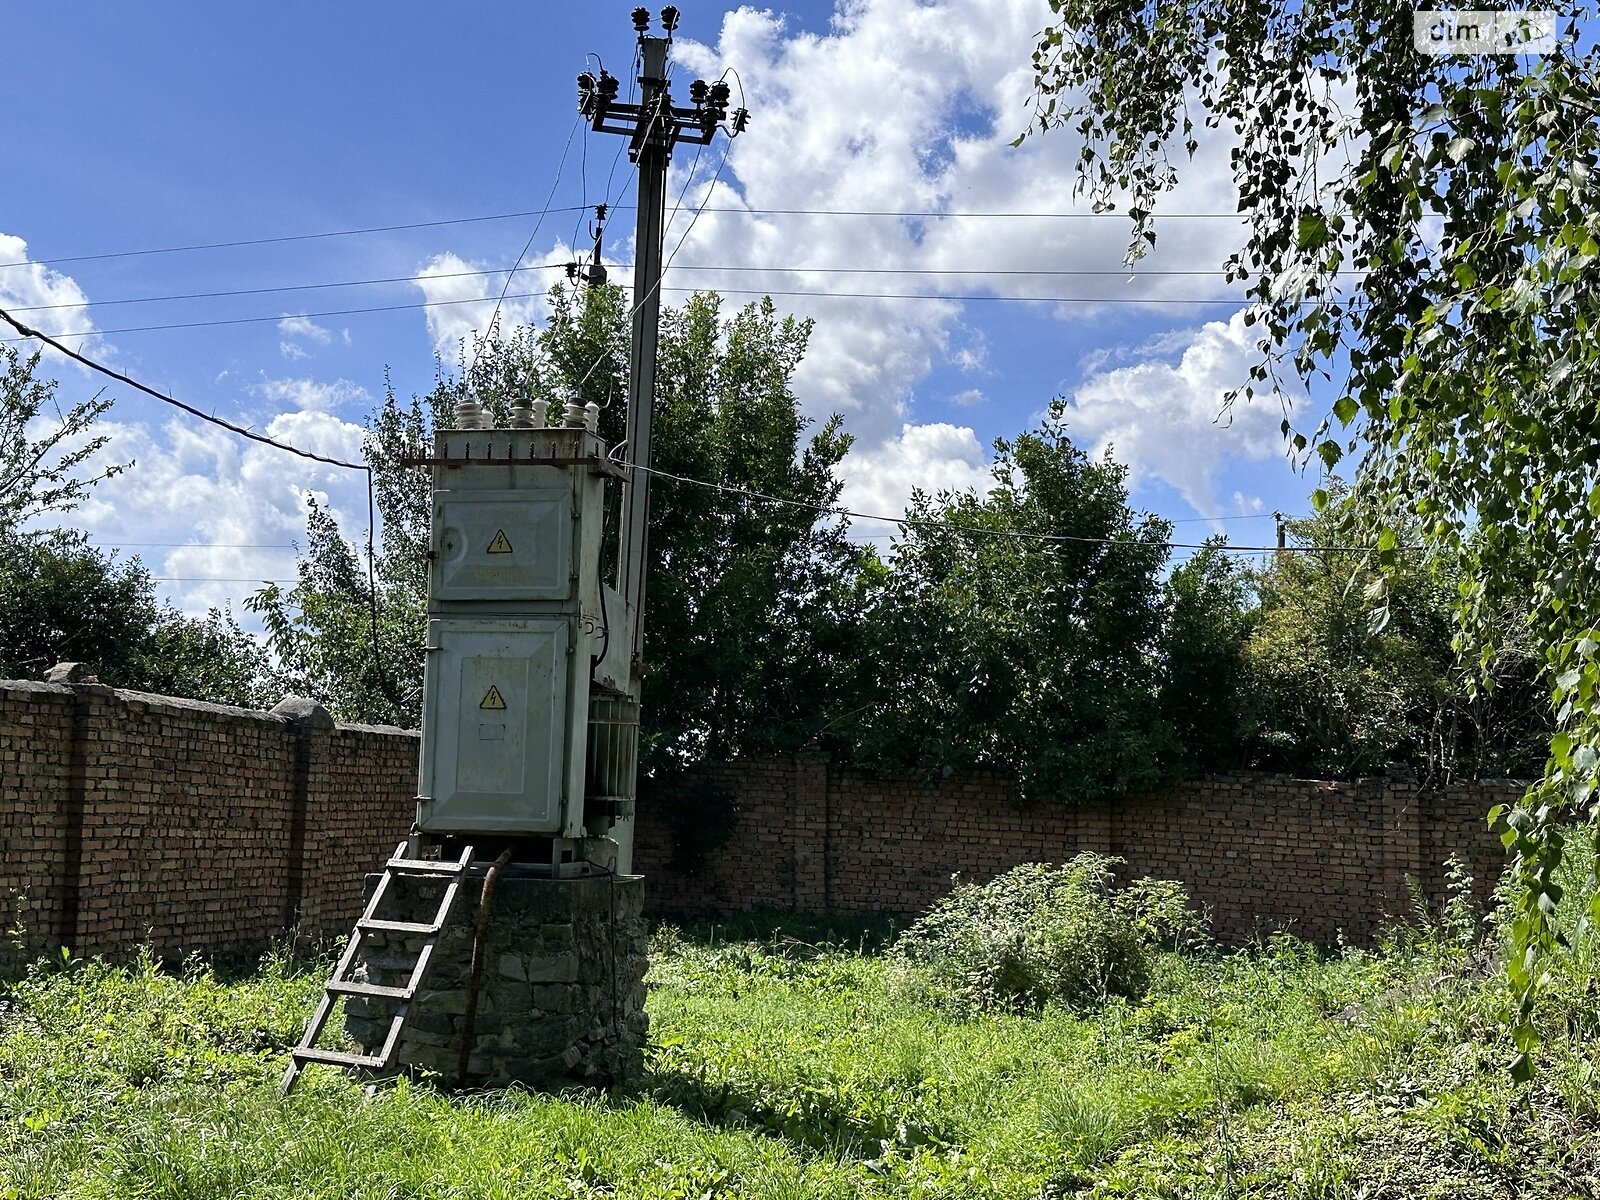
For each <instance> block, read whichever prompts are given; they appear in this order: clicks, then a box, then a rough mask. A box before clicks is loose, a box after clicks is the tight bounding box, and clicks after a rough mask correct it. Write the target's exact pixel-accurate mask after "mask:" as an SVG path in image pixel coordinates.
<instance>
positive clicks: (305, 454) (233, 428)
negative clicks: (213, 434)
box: [0, 308, 372, 482]
mask: <svg viewBox="0 0 1600 1200" xmlns="http://www.w3.org/2000/svg"><path fill="white" fill-rule="evenodd" d="M0 320H3V321H4V322H5V323H6V324H7V325H9V326H11V328H13V329H15V330H16V331H17V332H18V333H20V334H21V335H22V339H21V340H27V339H28V338H36V339H37V340H39V341H41V342H43V343H44V344H45V345H47V346H49V347H51V348H52V349H54V350H56V351H57V352H58V353H61V354H64V355H66V356H67V357H68V358H70V359H72V360H73V361H74V362H77V363H80V364H82V365H83V366H85V367H88V368H89V369H90V370H91V371H98V372H99V373H100V374H102V375H104V376H106V377H107V378H109V379H115V380H116V381H117V382H119V383H125V384H127V385H128V386H129V387H131V388H133V389H134V390H135V391H140V392H143V393H144V394H145V395H147V396H151V397H153V398H155V399H157V400H159V401H161V403H163V404H169V405H171V406H172V407H173V408H177V409H181V410H182V411H184V412H186V413H188V414H189V415H190V416H192V417H199V418H200V419H201V420H202V421H207V422H209V423H210V424H212V425H216V426H219V427H220V428H222V429H226V430H227V431H228V432H229V433H234V434H238V435H239V436H240V437H242V438H249V439H250V440H251V441H252V442H260V443H261V444H262V445H263V446H271V447H273V448H274V449H277V450H282V451H284V452H286V453H288V454H295V455H298V456H299V457H301V458H309V459H311V460H312V461H313V462H320V463H326V464H328V465H329V466H330V467H344V468H346V469H347V470H351V471H366V472H367V474H368V480H369V482H370V480H371V473H372V468H371V467H369V466H368V465H367V464H366V463H353V462H346V461H345V460H344V459H342V458H329V457H328V456H327V455H325V454H315V453H313V452H312V451H310V450H302V449H300V447H298V446H291V445H290V444H289V443H288V442H280V441H278V440H277V439H276V438H270V437H268V436H267V435H266V434H264V433H257V432H255V430H253V429H246V428H245V427H244V426H242V425H235V424H234V423H233V422H232V421H225V420H223V419H222V418H221V417H218V416H214V415H212V414H211V413H208V412H204V411H202V410H201V409H198V408H195V407H194V406H193V405H192V404H185V403H184V402H183V401H182V400H175V399H173V398H172V397H171V396H169V395H167V394H166V393H165V392H158V391H156V389H155V388H153V387H150V386H149V385H148V384H143V383H140V382H139V381H138V380H137V379H134V378H133V377H132V376H129V375H124V374H123V373H122V372H121V371H114V370H112V369H111V368H110V367H108V366H106V365H105V364H104V363H99V362H96V361H95V360H94V359H92V358H87V357H85V356H84V355H82V354H79V353H78V352H77V351H76V350H73V349H72V348H71V347H69V346H63V345H62V344H61V343H60V342H58V341H56V339H55V338H53V337H51V336H49V335H48V334H44V333H40V332H39V331H38V330H37V329H30V328H28V326H26V325H24V324H23V323H22V322H21V321H19V320H17V319H16V318H15V317H14V316H12V315H11V314H10V313H9V312H7V311H6V310H5V309H3V308H0ZM60 336H61V337H80V336H83V335H81V334H61V335H60Z"/></svg>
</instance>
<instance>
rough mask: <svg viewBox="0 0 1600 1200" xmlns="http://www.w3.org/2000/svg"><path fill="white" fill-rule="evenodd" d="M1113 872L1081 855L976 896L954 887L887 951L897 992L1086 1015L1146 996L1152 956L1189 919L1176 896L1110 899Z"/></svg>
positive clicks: (1151, 892) (1146, 891)
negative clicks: (1117, 1000)
mask: <svg viewBox="0 0 1600 1200" xmlns="http://www.w3.org/2000/svg"><path fill="white" fill-rule="evenodd" d="M1121 861H1122V860H1121V859H1117V858H1108V857H1106V856H1105V855H1100V854H1080V855H1078V856H1077V857H1076V858H1074V859H1073V860H1072V861H1071V862H1070V863H1067V864H1066V865H1065V866H1061V867H1056V866H1052V865H1050V864H1048V863H1027V864H1024V865H1023V866H1020V867H1014V868H1012V869H1011V870H1010V871H1007V872H1006V873H1005V874H1003V875H1001V876H999V877H998V878H996V879H994V880H991V881H990V882H989V883H985V884H971V883H957V884H956V886H955V888H954V890H953V891H952V892H951V893H950V894H949V895H948V896H946V897H945V898H944V899H943V900H941V901H939V902H938V903H937V904H936V905H934V907H933V908H931V909H930V910H929V911H928V912H927V913H926V914H924V915H923V916H922V917H921V918H920V919H918V920H917V921H916V923H915V924H913V925H912V926H911V927H910V928H909V929H907V930H906V932H905V933H904V934H902V935H901V937H900V939H899V940H898V941H897V942H896V943H895V945H894V947H893V949H892V950H891V952H890V953H891V956H892V960H893V967H894V971H893V976H892V978H893V980H894V983H895V987H896V990H898V991H899V992H901V993H902V994H905V995H909V996H914V997H916V998H917V999H921V1000H926V1001H930V1002H932V1003H934V1004H939V1005H942V1006H945V1007H952V1008H961V1009H976V1010H990V1009H1004V1010H1014V1011H1029V1010H1038V1009H1040V1008H1043V1007H1044V1006H1045V1005H1046V1004H1049V1003H1052V1002H1054V1003H1058V1004H1063V1005H1066V1006H1067V1007H1070V1008H1075V1009H1080V1010H1086V1009H1092V1008H1095V1007H1098V1006H1099V1005H1100V1004H1102V1003H1104V1001H1105V1000H1106V999H1107V998H1108V997H1110V996H1125V997H1129V998H1137V997H1139V996H1142V995H1143V994H1144V992H1145V990H1146V989H1147V988H1148V986H1149V981H1150V964H1151V950H1152V946H1153V945H1154V944H1158V943H1167V944H1170V943H1172V942H1173V941H1174V940H1177V934H1178V931H1180V930H1183V931H1189V930H1193V929H1195V928H1196V927H1197V926H1198V918H1197V917H1196V916H1195V915H1194V914H1193V912H1192V910H1190V908H1189V906H1188V898H1187V896H1186V895H1185V894H1184V892H1183V888H1182V886H1181V885H1180V884H1176V883H1170V882H1158V881H1154V880H1141V881H1139V883H1137V884H1135V885H1133V886H1132V887H1130V888H1128V889H1126V890H1120V891H1119V890H1118V888H1117V887H1116V883H1115V878H1114V873H1113V872H1114V868H1115V867H1116V865H1117V864H1118V863H1120V862H1121Z"/></svg>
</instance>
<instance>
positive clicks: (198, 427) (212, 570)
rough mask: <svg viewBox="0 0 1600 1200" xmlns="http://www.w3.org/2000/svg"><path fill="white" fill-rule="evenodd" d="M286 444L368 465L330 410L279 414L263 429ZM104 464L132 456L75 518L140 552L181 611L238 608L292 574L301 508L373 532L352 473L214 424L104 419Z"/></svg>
mask: <svg viewBox="0 0 1600 1200" xmlns="http://www.w3.org/2000/svg"><path fill="white" fill-rule="evenodd" d="M258 427H259V428H262V429H263V430H264V432H265V433H266V434H267V435H268V436H270V437H273V438H276V439H278V440H280V441H285V442H288V443H290V444H292V445H296V446H299V447H301V448H302V449H305V450H310V451H312V452H314V453H317V454H323V455H327V456H328V457H331V458H340V459H345V460H348V461H354V462H360V461H361V439H362V433H363V431H362V429H361V427H360V426H359V425H355V424H352V423H350V422H347V421H341V420H340V419H339V418H338V417H335V416H333V415H332V414H330V413H327V412H318V411H298V412H284V413H277V414H274V415H272V416H270V417H268V418H266V419H265V421H264V422H263V423H262V424H261V425H260V426H258ZM97 432H100V433H106V434H109V435H110V436H111V443H110V445H109V446H107V448H106V449H105V451H103V454H104V456H105V458H106V460H107V461H109V462H126V461H128V460H129V459H133V460H134V466H132V467H131V468H129V469H128V470H127V471H125V472H124V473H123V474H121V475H118V476H116V477H115V478H113V479H110V480H107V481H106V482H104V483H102V484H100V485H99V486H98V487H96V488H95V489H94V491H93V492H92V493H91V496H90V498H89V499H88V500H87V501H86V502H85V503H84V504H82V505H81V506H80V507H79V508H78V509H77V510H76V511H75V512H73V513H72V514H71V517H70V520H71V523H72V524H73V525H74V526H75V527H77V528H79V529H82V530H84V531H85V532H87V533H88V534H89V537H90V539H91V541H93V542H95V543H96V544H99V545H103V546H107V547H117V546H120V547H124V549H123V550H122V553H123V554H124V555H126V556H131V555H135V554H136V555H138V556H139V557H140V558H141V559H143V561H144V563H145V565H146V566H147V567H148V568H149V569H150V573H151V574H152V575H153V576H155V577H156V579H157V584H156V587H157V589H158V591H159V592H161V593H163V594H167V595H170V596H171V597H172V598H173V601H174V603H176V604H177V605H178V607H179V608H181V609H183V610H184V611H185V612H189V613H191V614H199V613H203V612H204V611H205V610H206V609H207V608H209V607H212V606H216V607H229V606H231V607H232V608H233V610H234V612H235V614H236V615H238V616H239V617H240V619H241V621H242V622H243V623H244V624H245V625H246V627H247V628H251V627H254V625H255V622H254V618H253V616H252V615H251V614H248V613H245V612H243V611H242V601H243V599H244V598H245V597H246V596H249V595H251V594H252V593H253V592H255V591H256V590H258V588H259V587H260V586H261V584H262V583H264V582H266V581H268V580H292V579H293V578H294V575H295V551H294V549H293V546H294V545H295V544H299V545H304V542H305V530H306V522H305V518H306V511H307V508H306V503H307V499H308V497H310V496H316V497H318V499H319V500H321V501H323V502H325V503H326V504H327V505H328V506H329V507H330V508H331V509H332V511H333V512H334V514H335V516H336V517H337V518H338V519H339V520H340V523H341V525H342V526H343V528H344V530H345V532H346V534H347V536H349V537H350V538H352V539H353V540H356V541H358V542H359V541H360V540H361V539H362V538H364V537H365V530H366V519H367V515H366V514H367V509H366V489H365V485H364V480H363V479H362V476H361V475H360V474H359V473H358V472H355V471H351V470H347V469H343V468H339V467H333V466H329V465H326V464H323V463H317V462H312V461H309V460H307V459H301V458H295V457H294V456H292V455H289V454H286V453H284V452H283V451H281V450H276V449H273V448H272V447H270V446H263V445H260V444H259V443H255V442H249V441H246V440H244V439H241V438H239V437H237V436H235V435H234V434H231V433H229V432H228V431H226V430H224V429H220V428H218V427H216V426H213V425H207V424H202V423H199V422H195V421H191V420H187V419H183V418H174V419H172V420H170V421H167V422H165V423H163V424H162V425H160V426H159V427H151V426H145V425H142V424H124V423H119V422H116V421H103V422H101V423H100V424H99V425H98V426H97Z"/></svg>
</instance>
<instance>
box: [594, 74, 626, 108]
mask: <svg viewBox="0 0 1600 1200" xmlns="http://www.w3.org/2000/svg"><path fill="white" fill-rule="evenodd" d="M596 86H597V88H598V89H599V92H600V98H601V99H602V100H604V101H605V102H606V103H608V104H609V103H610V102H611V101H613V100H615V99H616V98H617V89H618V88H619V87H620V86H621V84H620V82H619V81H618V79H617V77H616V76H615V75H613V74H612V73H611V72H610V71H601V72H600V82H599V83H598V84H597V85H596Z"/></svg>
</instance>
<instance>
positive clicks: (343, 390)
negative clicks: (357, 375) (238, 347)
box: [256, 379, 372, 412]
mask: <svg viewBox="0 0 1600 1200" xmlns="http://www.w3.org/2000/svg"><path fill="white" fill-rule="evenodd" d="M256 391H258V392H260V393H261V395H262V396H264V397H266V398H267V399H268V400H274V401H278V402H284V403H289V404H293V405H294V406H295V407H296V408H298V409H301V410H303V411H316V412H332V411H333V410H334V409H336V408H339V407H341V406H342V405H345V404H350V403H352V402H355V401H361V402H367V401H370V400H371V399H372V397H371V396H370V394H369V393H368V392H367V389H366V388H364V387H362V386H361V385H360V384H359V383H352V382H351V381H350V380H348V379H336V380H334V381H333V382H332V383H322V382H320V381H318V380H315V379H267V380H263V381H262V383H261V384H260V385H259V386H258V387H257V388H256Z"/></svg>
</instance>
